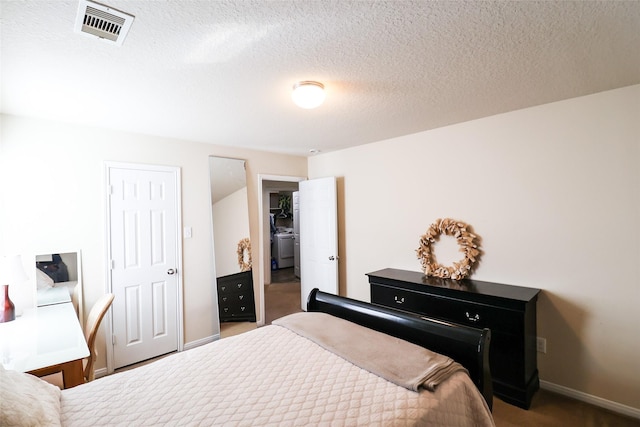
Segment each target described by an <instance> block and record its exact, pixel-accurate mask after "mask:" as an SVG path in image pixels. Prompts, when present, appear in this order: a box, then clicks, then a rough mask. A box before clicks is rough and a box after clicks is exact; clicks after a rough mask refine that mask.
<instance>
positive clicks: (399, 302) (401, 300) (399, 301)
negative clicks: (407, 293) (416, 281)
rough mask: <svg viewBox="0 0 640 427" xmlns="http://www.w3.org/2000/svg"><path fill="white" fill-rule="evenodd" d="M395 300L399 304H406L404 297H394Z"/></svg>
mask: <svg viewBox="0 0 640 427" xmlns="http://www.w3.org/2000/svg"><path fill="white" fill-rule="evenodd" d="M393 299H394V300H395V302H396V303H398V304H404V297H400V298H398V297H397V296H394V297H393Z"/></svg>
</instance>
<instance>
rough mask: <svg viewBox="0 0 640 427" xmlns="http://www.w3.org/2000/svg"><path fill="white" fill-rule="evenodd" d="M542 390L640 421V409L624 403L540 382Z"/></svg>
mask: <svg viewBox="0 0 640 427" xmlns="http://www.w3.org/2000/svg"><path fill="white" fill-rule="evenodd" d="M540 388H542V389H544V390H548V391H552V392H554V393H558V394H561V395H563V396H567V397H571V398H573V399H576V400H579V401H581V402H585V403H589V404H591V405H594V406H598V407H600V408H604V409H608V410H610V411H612V412H616V413H618V414H622V415H625V416H627V417H631V418H635V419H640V409H638V408H633V407H631V406H627V405H623V404H622V403H617V402H613V401H611V400H607V399H603V398H601V397H597V396H593V395H591V394H587V393H584V392H582V391H578V390H574V389H572V388H569V387H565V386H561V385H558V384H553V383H550V382H548V381H543V380H540Z"/></svg>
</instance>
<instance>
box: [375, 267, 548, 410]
mask: <svg viewBox="0 0 640 427" xmlns="http://www.w3.org/2000/svg"><path fill="white" fill-rule="evenodd" d="M367 276H369V284H370V287H371V302H372V303H373V304H378V305H383V306H386V307H391V308H395V309H399V310H405V311H409V312H413V313H418V314H423V315H425V316H428V317H432V318H436V319H440V320H445V321H448V322H452V323H458V324H464V325H468V326H474V327H477V328H489V329H491V344H490V350H489V364H490V366H491V375H492V376H493V391H494V394H495V395H496V396H498V397H500V398H501V399H502V400H504V401H505V402H508V403H511V404H514V405H516V406H519V407H521V408H525V409H529V406H530V405H531V398H532V397H533V394H534V393H535V392H536V390H538V388H539V387H540V380H539V378H538V366H537V355H536V301H537V299H538V293H539V292H540V290H539V289H533V288H524V287H520V286H511V285H502V284H498V283H490V282H481V281H478V280H451V279H439V278H434V277H429V276H425V275H424V274H423V273H418V272H413V271H405V270H396V269H392V268H387V269H384V270H380V271H376V272H373V273H368V274H367Z"/></svg>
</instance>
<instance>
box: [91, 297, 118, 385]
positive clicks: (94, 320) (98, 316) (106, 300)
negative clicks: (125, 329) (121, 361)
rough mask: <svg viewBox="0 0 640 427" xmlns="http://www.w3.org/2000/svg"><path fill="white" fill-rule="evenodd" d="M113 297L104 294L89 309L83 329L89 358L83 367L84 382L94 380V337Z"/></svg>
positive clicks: (95, 354)
mask: <svg viewBox="0 0 640 427" xmlns="http://www.w3.org/2000/svg"><path fill="white" fill-rule="evenodd" d="M113 297H114V295H113V294H105V295H103V296H101V297H100V299H98V301H96V303H95V304H94V305H93V307H91V311H90V312H89V316H88V317H87V323H86V324H85V327H84V337H85V339H86V340H87V347H89V357H88V358H87V364H86V365H85V367H84V381H85V382H89V381H93V379H94V371H93V364H94V362H95V360H96V356H97V353H96V335H97V333H98V328H99V327H100V323H101V322H102V319H103V318H104V315H105V314H107V310H109V307H110V306H111V303H112V302H113Z"/></svg>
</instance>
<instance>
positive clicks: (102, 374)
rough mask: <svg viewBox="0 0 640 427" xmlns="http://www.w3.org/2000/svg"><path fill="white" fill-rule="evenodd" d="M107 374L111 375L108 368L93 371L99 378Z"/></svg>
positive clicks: (95, 376)
mask: <svg viewBox="0 0 640 427" xmlns="http://www.w3.org/2000/svg"><path fill="white" fill-rule="evenodd" d="M107 375H109V374H108V373H107V368H100V369H96V370H95V371H94V372H93V376H94V378H96V379H98V378H102V377H106V376H107Z"/></svg>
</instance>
